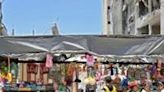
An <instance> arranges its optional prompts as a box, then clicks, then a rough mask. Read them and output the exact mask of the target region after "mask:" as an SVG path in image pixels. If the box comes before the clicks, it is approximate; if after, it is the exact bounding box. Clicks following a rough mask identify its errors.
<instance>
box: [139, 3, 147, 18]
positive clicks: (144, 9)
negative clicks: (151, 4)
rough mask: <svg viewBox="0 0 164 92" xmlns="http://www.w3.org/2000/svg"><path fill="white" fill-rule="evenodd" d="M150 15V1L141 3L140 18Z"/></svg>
mask: <svg viewBox="0 0 164 92" xmlns="http://www.w3.org/2000/svg"><path fill="white" fill-rule="evenodd" d="M147 13H148V0H145V1H139V16H140V17H141V16H144V15H146V14H147Z"/></svg>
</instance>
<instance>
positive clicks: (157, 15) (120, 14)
mask: <svg viewBox="0 0 164 92" xmlns="http://www.w3.org/2000/svg"><path fill="white" fill-rule="evenodd" d="M103 28H104V29H103V34H104V35H156V34H161V35H164V0H104V1H103Z"/></svg>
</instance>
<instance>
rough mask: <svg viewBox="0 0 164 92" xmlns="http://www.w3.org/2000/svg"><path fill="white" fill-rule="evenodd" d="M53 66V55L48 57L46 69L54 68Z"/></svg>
mask: <svg viewBox="0 0 164 92" xmlns="http://www.w3.org/2000/svg"><path fill="white" fill-rule="evenodd" d="M52 66H53V57H52V55H51V54H47V55H46V67H47V68H52Z"/></svg>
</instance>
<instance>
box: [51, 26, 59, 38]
mask: <svg viewBox="0 0 164 92" xmlns="http://www.w3.org/2000/svg"><path fill="white" fill-rule="evenodd" d="M51 31H52V34H53V35H59V29H58V26H57V24H56V23H55V24H54V25H53V26H52V28H51Z"/></svg>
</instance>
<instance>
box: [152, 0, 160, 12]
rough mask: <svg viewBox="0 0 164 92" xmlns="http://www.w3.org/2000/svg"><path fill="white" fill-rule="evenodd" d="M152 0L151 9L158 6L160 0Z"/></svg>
mask: <svg viewBox="0 0 164 92" xmlns="http://www.w3.org/2000/svg"><path fill="white" fill-rule="evenodd" d="M151 1H152V11H154V10H156V9H159V8H160V0H151Z"/></svg>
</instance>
